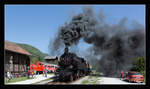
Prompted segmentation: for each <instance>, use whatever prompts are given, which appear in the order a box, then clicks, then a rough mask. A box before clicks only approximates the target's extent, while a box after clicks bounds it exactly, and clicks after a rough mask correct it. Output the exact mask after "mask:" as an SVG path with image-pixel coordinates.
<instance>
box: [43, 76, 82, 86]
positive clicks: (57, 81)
mask: <svg viewBox="0 0 150 89" xmlns="http://www.w3.org/2000/svg"><path fill="white" fill-rule="evenodd" d="M84 77H85V76H84ZM84 77H80V78H78V79H76V80H74V81H71V82H60V81H59V80H57V79H55V77H53V78H54V80H53V81H49V82H47V83H46V85H68V84H71V83H73V82H76V81H78V80H80V79H82V78H84Z"/></svg>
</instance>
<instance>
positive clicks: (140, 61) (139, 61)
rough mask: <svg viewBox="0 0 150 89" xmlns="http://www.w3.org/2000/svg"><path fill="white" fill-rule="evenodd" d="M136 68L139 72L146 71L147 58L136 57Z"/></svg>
mask: <svg viewBox="0 0 150 89" xmlns="http://www.w3.org/2000/svg"><path fill="white" fill-rule="evenodd" d="M135 65H136V70H137V71H139V72H143V71H145V58H144V57H138V58H136V64H135Z"/></svg>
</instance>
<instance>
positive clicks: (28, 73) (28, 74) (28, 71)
mask: <svg viewBox="0 0 150 89" xmlns="http://www.w3.org/2000/svg"><path fill="white" fill-rule="evenodd" d="M27 77H28V79H29V78H30V70H29V69H28V70H27Z"/></svg>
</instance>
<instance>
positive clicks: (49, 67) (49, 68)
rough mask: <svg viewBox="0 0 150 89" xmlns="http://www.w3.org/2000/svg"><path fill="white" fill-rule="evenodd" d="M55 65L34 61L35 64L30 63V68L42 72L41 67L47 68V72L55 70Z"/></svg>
mask: <svg viewBox="0 0 150 89" xmlns="http://www.w3.org/2000/svg"><path fill="white" fill-rule="evenodd" d="M56 68H57V66H54V65H51V64H47V63H43V62H36V63H35V64H30V70H36V71H37V72H38V73H42V72H43V69H47V71H48V72H55V71H56Z"/></svg>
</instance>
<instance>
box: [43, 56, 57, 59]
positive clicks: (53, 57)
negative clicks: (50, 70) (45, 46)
mask: <svg viewBox="0 0 150 89" xmlns="http://www.w3.org/2000/svg"><path fill="white" fill-rule="evenodd" d="M44 59H57V56H46V57H44Z"/></svg>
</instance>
